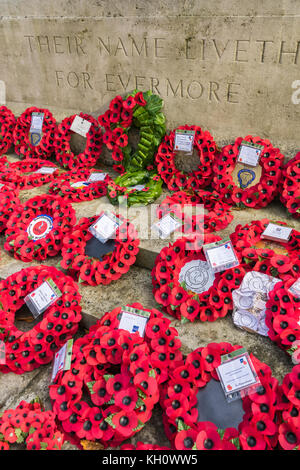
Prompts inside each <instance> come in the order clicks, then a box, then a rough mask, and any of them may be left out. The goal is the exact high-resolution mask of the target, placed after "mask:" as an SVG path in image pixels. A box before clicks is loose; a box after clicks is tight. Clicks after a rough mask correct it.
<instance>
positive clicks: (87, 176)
mask: <svg viewBox="0 0 300 470" xmlns="http://www.w3.org/2000/svg"><path fill="white" fill-rule="evenodd" d="M110 181H111V178H110V177H109V175H108V174H107V173H102V172H101V171H100V170H99V171H97V170H94V169H86V168H78V169H77V170H73V171H68V172H66V173H64V174H63V175H61V177H60V178H59V180H58V181H53V182H52V183H51V184H50V186H49V193H50V194H56V195H58V196H61V197H62V198H64V199H67V200H69V201H72V202H82V201H91V200H92V199H98V198H100V197H103V196H105V195H106V193H107V185H108V183H109V182H110Z"/></svg>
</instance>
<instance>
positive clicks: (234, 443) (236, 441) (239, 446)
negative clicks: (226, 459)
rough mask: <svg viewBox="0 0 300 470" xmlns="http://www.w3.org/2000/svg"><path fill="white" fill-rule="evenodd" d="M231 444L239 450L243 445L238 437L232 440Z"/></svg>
mask: <svg viewBox="0 0 300 470" xmlns="http://www.w3.org/2000/svg"><path fill="white" fill-rule="evenodd" d="M230 442H232V444H233V445H234V446H235V447H236V448H237V450H240V448H241V445H240V440H239V438H238V437H235V438H234V439H230Z"/></svg>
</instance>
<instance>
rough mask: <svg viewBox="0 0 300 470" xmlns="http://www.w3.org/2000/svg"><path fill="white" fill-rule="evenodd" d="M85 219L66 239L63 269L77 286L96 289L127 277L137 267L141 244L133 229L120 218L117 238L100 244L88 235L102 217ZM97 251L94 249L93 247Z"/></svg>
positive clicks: (63, 247)
mask: <svg viewBox="0 0 300 470" xmlns="http://www.w3.org/2000/svg"><path fill="white" fill-rule="evenodd" d="M102 214H104V212H103V211H102V212H101V213H100V214H99V215H96V216H93V217H83V218H82V219H80V220H79V222H78V224H77V225H75V227H74V228H73V230H72V231H71V232H70V233H68V234H67V235H66V236H65V237H64V239H63V245H62V257H63V259H62V261H61V267H62V268H63V269H66V270H68V272H69V273H70V274H71V275H72V276H74V277H75V278H76V279H77V280H78V282H80V283H81V282H82V283H84V284H89V285H91V286H97V285H99V284H104V285H107V284H110V283H111V282H112V281H115V280H117V279H119V278H120V277H121V276H122V275H123V274H125V273H127V272H128V271H129V269H130V266H131V265H132V264H134V263H135V260H136V255H137V253H138V251H139V243H140V240H139V238H138V233H137V231H136V229H135V228H134V226H133V225H132V224H131V223H130V222H128V221H127V220H126V219H124V217H122V216H121V215H119V214H113V215H114V216H115V217H116V220H117V222H118V223H119V226H118V228H117V230H116V232H115V235H114V238H113V239H110V240H107V242H106V243H104V244H103V243H101V242H99V241H98V240H97V239H96V237H94V236H93V235H92V233H91V232H90V231H89V228H90V227H91V225H93V224H94V223H95V222H96V220H97V219H98V218H99V217H100V216H101V215H102ZM95 244H96V248H95V249H94V248H93V246H95Z"/></svg>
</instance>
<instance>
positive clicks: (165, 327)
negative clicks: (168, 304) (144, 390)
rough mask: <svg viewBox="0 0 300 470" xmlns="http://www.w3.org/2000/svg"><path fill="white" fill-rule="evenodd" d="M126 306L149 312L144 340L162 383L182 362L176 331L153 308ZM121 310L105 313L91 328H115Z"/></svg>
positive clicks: (158, 380) (169, 322) (136, 305)
mask: <svg viewBox="0 0 300 470" xmlns="http://www.w3.org/2000/svg"><path fill="white" fill-rule="evenodd" d="M127 307H131V308H134V309H139V310H144V311H146V312H149V314H150V316H149V320H148V322H147V324H146V328H145V333H144V341H145V342H146V343H147V345H148V347H149V354H150V362H151V364H152V367H153V368H154V369H155V372H156V379H157V382H158V384H162V383H164V382H166V381H167V380H168V379H169V374H170V371H172V370H174V369H176V367H179V366H181V365H182V364H183V359H182V354H181V351H180V348H181V341H180V339H179V338H178V332H177V330H176V329H175V328H173V327H172V326H171V321H170V320H169V319H167V318H166V317H164V315H163V314H162V313H161V312H160V311H159V310H157V309H155V308H153V309H146V308H144V307H143V306H142V304H140V303H138V302H135V303H134V304H131V305H127ZM121 311H122V308H121V307H117V308H115V309H114V310H112V311H111V312H109V313H106V314H105V315H104V316H103V317H102V318H101V319H100V320H99V321H98V322H97V323H96V325H95V326H93V327H92V328H91V330H92V329H94V328H95V329H97V328H98V327H99V326H101V327H106V328H107V330H117V329H118V328H119V324H120V320H121ZM91 330H90V331H91Z"/></svg>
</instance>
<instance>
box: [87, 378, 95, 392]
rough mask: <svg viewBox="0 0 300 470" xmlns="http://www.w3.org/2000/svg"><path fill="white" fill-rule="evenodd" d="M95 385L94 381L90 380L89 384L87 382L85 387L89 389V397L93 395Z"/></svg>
mask: <svg viewBox="0 0 300 470" xmlns="http://www.w3.org/2000/svg"><path fill="white" fill-rule="evenodd" d="M95 383H96V380H92V381H91V382H87V383H86V386H87V388H88V389H89V392H90V394H91V395H92V394H93V393H95V392H94V391H93V386H94V384H95Z"/></svg>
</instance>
